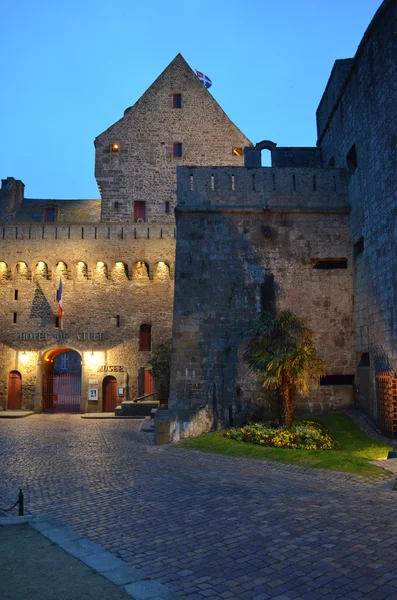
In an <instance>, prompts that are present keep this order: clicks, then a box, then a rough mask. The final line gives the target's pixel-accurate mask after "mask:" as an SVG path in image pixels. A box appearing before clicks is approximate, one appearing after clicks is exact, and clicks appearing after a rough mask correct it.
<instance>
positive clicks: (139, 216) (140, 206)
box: [134, 200, 146, 223]
mask: <svg viewBox="0 0 397 600" xmlns="http://www.w3.org/2000/svg"><path fill="white" fill-rule="evenodd" d="M145 220H146V202H144V201H142V200H135V202H134V221H135V222H136V223H143V222H144V221H145Z"/></svg>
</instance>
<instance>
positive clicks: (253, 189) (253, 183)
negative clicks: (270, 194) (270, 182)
mask: <svg viewBox="0 0 397 600" xmlns="http://www.w3.org/2000/svg"><path fill="white" fill-rule="evenodd" d="M252 191H253V192H255V175H253V176H252Z"/></svg>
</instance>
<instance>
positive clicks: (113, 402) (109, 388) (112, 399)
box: [102, 375, 117, 412]
mask: <svg viewBox="0 0 397 600" xmlns="http://www.w3.org/2000/svg"><path fill="white" fill-rule="evenodd" d="M102 398H103V412H114V409H115V408H116V406H117V380H116V378H115V377H112V375H108V376H107V377H105V379H104V380H103V384H102Z"/></svg>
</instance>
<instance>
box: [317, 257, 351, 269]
mask: <svg viewBox="0 0 397 600" xmlns="http://www.w3.org/2000/svg"><path fill="white" fill-rule="evenodd" d="M313 269H321V270H329V269H347V258H322V259H320V260H316V262H315V263H314V265H313Z"/></svg>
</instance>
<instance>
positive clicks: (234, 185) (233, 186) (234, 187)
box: [232, 174, 236, 191]
mask: <svg viewBox="0 0 397 600" xmlns="http://www.w3.org/2000/svg"><path fill="white" fill-rule="evenodd" d="M235 189H236V183H235V181H234V175H233V174H232V190H233V191H234V190H235Z"/></svg>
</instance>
